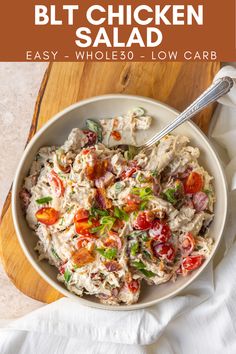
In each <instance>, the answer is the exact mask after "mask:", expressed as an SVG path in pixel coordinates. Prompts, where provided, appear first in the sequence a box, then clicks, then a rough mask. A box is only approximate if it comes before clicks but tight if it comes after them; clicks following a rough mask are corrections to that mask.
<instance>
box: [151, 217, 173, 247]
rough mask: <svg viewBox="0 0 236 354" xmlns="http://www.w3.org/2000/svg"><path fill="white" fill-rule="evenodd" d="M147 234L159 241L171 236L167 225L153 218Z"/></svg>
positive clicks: (164, 240) (165, 240) (167, 239)
mask: <svg viewBox="0 0 236 354" xmlns="http://www.w3.org/2000/svg"><path fill="white" fill-rule="evenodd" d="M149 235H150V236H151V237H153V239H154V240H157V241H159V242H167V241H169V239H170V237H171V231H170V228H169V225H168V224H166V223H165V222H163V221H159V220H154V222H153V224H152V228H151V229H150V230H149Z"/></svg>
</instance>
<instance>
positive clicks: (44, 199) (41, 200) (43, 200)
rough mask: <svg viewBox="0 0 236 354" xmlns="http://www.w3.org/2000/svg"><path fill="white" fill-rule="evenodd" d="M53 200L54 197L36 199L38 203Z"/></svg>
mask: <svg viewBox="0 0 236 354" xmlns="http://www.w3.org/2000/svg"><path fill="white" fill-rule="evenodd" d="M51 201H52V197H43V198H40V199H36V203H38V204H46V203H49V202H51Z"/></svg>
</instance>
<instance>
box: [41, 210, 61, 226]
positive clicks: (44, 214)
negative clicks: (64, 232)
mask: <svg viewBox="0 0 236 354" xmlns="http://www.w3.org/2000/svg"><path fill="white" fill-rule="evenodd" d="M35 216H36V219H37V220H38V221H39V222H41V223H42V224H44V225H48V226H49V225H53V224H55V223H56V222H57V220H58V219H59V212H58V211H57V210H55V209H54V208H51V207H44V208H41V209H39V210H38V211H37V212H36V214H35Z"/></svg>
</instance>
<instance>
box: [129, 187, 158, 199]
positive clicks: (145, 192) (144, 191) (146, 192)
mask: <svg viewBox="0 0 236 354" xmlns="http://www.w3.org/2000/svg"><path fill="white" fill-rule="evenodd" d="M131 193H133V194H136V195H138V196H139V197H140V199H141V200H143V201H147V200H149V199H151V198H152V197H153V190H152V189H151V188H150V187H144V188H139V187H134V188H132V189H131Z"/></svg>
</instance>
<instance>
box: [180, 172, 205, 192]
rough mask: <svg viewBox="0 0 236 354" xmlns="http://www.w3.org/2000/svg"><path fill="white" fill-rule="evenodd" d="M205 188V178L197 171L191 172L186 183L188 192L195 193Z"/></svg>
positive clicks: (185, 187) (185, 188)
mask: <svg viewBox="0 0 236 354" xmlns="http://www.w3.org/2000/svg"><path fill="white" fill-rule="evenodd" d="M202 188H203V178H202V176H201V175H200V174H199V173H197V172H191V173H190V174H189V176H188V177H187V179H186V181H185V184H184V191H185V193H186V194H194V193H197V192H199V191H201V190H202Z"/></svg>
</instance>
